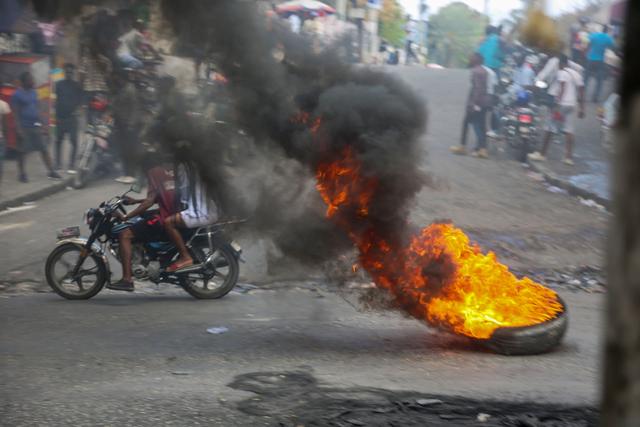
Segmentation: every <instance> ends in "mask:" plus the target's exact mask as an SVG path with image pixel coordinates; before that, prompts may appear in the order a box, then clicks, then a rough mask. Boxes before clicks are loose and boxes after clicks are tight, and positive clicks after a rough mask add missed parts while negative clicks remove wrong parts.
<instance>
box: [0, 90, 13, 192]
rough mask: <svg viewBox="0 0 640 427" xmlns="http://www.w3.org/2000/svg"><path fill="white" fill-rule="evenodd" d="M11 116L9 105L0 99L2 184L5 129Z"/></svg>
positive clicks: (0, 169)
mask: <svg viewBox="0 0 640 427" xmlns="http://www.w3.org/2000/svg"><path fill="white" fill-rule="evenodd" d="M0 87H2V81H0ZM9 114H11V108H10V107H9V104H7V103H6V102H4V101H3V100H2V99H0V182H2V166H3V163H4V152H5V149H6V146H7V144H6V141H7V139H6V137H5V129H7V128H8V126H7V121H8V118H9Z"/></svg>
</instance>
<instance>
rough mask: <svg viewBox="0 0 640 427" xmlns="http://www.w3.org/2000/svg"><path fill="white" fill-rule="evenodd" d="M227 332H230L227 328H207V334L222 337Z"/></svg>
mask: <svg viewBox="0 0 640 427" xmlns="http://www.w3.org/2000/svg"><path fill="white" fill-rule="evenodd" d="M226 332H229V328H227V327H226V326H213V327H211V328H207V333H209V334H213V335H221V334H224V333H226Z"/></svg>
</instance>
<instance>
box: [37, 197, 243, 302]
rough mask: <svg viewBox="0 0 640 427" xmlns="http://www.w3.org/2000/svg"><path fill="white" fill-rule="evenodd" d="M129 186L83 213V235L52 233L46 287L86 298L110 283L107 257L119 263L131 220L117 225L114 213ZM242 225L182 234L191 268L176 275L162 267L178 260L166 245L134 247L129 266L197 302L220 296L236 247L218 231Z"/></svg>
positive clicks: (232, 279)
mask: <svg viewBox="0 0 640 427" xmlns="http://www.w3.org/2000/svg"><path fill="white" fill-rule="evenodd" d="M131 191H137V189H136V188H135V187H132V189H131V190H129V191H127V192H126V193H124V194H123V195H122V196H116V197H114V198H112V199H111V200H109V201H106V202H102V203H101V204H100V206H99V207H98V208H92V209H89V210H88V211H87V213H86V215H85V220H86V223H87V225H88V226H89V230H90V234H89V237H81V236H80V227H78V226H75V227H68V228H65V229H63V230H60V231H59V232H58V243H57V244H56V247H55V249H54V250H53V251H52V252H51V253H50V254H49V256H48V258H47V261H46V265H45V276H46V279H47V283H48V284H49V286H51V288H52V289H53V290H54V291H55V292H56V293H58V294H59V295H60V296H62V297H64V298H67V299H73V300H76V299H89V298H91V297H93V296H95V295H96V294H98V293H99V292H100V291H101V290H102V288H103V287H104V285H105V284H107V283H109V282H110V281H111V269H110V268H109V261H108V258H107V254H108V253H110V254H111V255H113V256H114V257H115V258H116V259H118V260H120V250H119V247H120V243H119V234H120V233H121V232H122V231H123V230H124V229H126V228H127V227H131V226H132V225H133V224H134V223H135V221H140V220H144V219H143V218H135V219H132V220H130V221H127V222H121V221H120V220H119V219H118V217H119V216H118V215H117V214H116V212H120V213H123V214H124V213H126V212H125V209H124V207H123V206H124V200H125V196H126V195H127V194H128V193H129V192H131ZM240 222H242V221H227V222H220V223H216V224H213V225H209V226H206V227H200V228H197V229H189V230H185V231H184V233H183V238H184V239H185V242H186V246H187V248H188V250H189V252H190V253H191V256H192V257H193V260H194V265H193V266H190V267H187V268H183V269H180V270H178V271H176V272H167V271H166V269H167V268H168V267H169V266H170V265H171V264H172V263H173V262H175V261H176V260H177V259H178V256H179V254H178V250H177V248H176V247H175V245H174V244H173V243H171V242H167V241H161V242H150V243H144V244H135V245H134V247H133V256H132V268H133V273H134V276H135V278H136V279H138V280H150V281H152V282H154V283H156V284H158V283H170V284H174V285H177V286H180V287H182V288H183V289H184V290H185V291H186V292H188V293H189V294H190V295H192V296H193V297H195V298H198V299H213V298H221V297H223V296H225V295H226V294H227V293H229V291H231V289H233V287H234V286H235V284H236V282H237V281H238V274H239V265H238V261H239V260H240V259H241V253H242V249H241V248H240V246H239V245H238V244H237V243H235V242H233V241H231V240H230V239H229V238H228V237H227V236H226V235H225V233H224V232H223V231H224V228H225V227H226V226H228V225H231V224H237V223H240Z"/></svg>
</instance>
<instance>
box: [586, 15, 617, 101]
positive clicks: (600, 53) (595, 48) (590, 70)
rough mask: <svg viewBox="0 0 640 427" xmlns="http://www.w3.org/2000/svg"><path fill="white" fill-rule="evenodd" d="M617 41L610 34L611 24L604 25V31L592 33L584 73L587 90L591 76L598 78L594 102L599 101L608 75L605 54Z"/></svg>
mask: <svg viewBox="0 0 640 427" xmlns="http://www.w3.org/2000/svg"><path fill="white" fill-rule="evenodd" d="M614 46H615V42H614V41H613V38H612V37H611V36H610V35H609V26H607V25H603V26H602V31H600V32H596V33H591V35H590V36H589V47H588V48H587V67H586V71H585V75H584V84H585V90H586V89H588V88H589V81H590V80H591V77H594V78H595V79H596V88H595V91H594V92H593V97H592V98H591V101H592V102H598V99H599V98H600V91H601V90H602V83H603V82H604V80H605V78H606V77H607V68H606V64H605V63H604V54H605V52H606V50H607V49H613V48H614Z"/></svg>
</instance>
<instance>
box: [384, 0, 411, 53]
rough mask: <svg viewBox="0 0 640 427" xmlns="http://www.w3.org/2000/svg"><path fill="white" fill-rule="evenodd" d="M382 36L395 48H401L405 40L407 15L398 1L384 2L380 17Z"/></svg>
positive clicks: (386, 0)
mask: <svg viewBox="0 0 640 427" xmlns="http://www.w3.org/2000/svg"><path fill="white" fill-rule="evenodd" d="M379 22H380V36H381V37H382V38H383V39H384V40H386V41H387V42H388V43H390V44H392V45H394V46H401V45H402V42H403V40H404V38H405V32H404V26H405V23H406V20H405V13H404V10H403V9H402V6H400V3H398V0H384V1H383V2H382V10H380V16H379Z"/></svg>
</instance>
